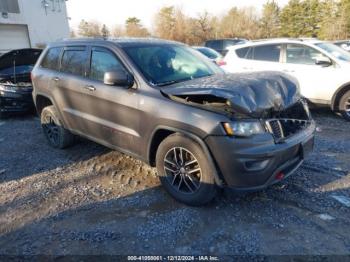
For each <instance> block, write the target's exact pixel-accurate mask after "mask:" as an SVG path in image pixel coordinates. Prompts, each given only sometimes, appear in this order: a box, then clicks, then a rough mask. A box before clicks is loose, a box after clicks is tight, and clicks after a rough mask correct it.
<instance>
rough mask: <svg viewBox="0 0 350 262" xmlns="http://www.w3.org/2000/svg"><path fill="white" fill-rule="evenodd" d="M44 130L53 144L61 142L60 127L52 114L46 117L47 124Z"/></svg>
mask: <svg viewBox="0 0 350 262" xmlns="http://www.w3.org/2000/svg"><path fill="white" fill-rule="evenodd" d="M43 128H44V132H45V133H46V135H47V138H48V139H49V140H50V142H51V143H52V144H53V145H58V144H59V129H58V126H57V125H56V124H55V121H54V120H53V119H52V117H50V116H46V117H45V124H44V125H43Z"/></svg>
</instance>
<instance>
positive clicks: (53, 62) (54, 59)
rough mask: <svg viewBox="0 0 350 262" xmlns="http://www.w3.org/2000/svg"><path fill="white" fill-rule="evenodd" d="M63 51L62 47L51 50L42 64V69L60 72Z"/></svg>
mask: <svg viewBox="0 0 350 262" xmlns="http://www.w3.org/2000/svg"><path fill="white" fill-rule="evenodd" d="M61 51H62V48H61V47H53V48H50V49H49V50H48V51H47V53H46V55H45V57H44V59H43V61H42V62H41V67H44V68H47V69H52V70H58V69H59V61H60V54H61Z"/></svg>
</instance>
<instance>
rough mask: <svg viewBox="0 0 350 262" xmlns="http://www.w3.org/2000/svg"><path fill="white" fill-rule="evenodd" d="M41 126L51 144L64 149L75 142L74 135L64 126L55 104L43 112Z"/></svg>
mask: <svg viewBox="0 0 350 262" xmlns="http://www.w3.org/2000/svg"><path fill="white" fill-rule="evenodd" d="M41 126H42V129H43V132H44V134H45V137H46V139H47V141H48V142H49V145H50V146H52V147H54V148H59V149H63V148H66V147H68V146H71V145H72V144H73V143H74V135H73V134H72V133H71V132H69V131H68V130H67V129H65V128H64V127H63V126H62V123H61V121H60V119H59V117H58V114H57V112H56V109H55V107H54V106H48V107H45V108H44V109H43V111H42V112H41Z"/></svg>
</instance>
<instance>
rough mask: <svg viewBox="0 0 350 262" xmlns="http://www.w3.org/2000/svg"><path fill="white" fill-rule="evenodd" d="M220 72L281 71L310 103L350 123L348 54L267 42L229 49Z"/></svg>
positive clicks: (321, 46) (307, 43)
mask: <svg viewBox="0 0 350 262" xmlns="http://www.w3.org/2000/svg"><path fill="white" fill-rule="evenodd" d="M224 62H225V63H226V64H225V65H223V66H222V68H223V69H224V70H226V71H227V72H231V73H236V72H248V71H265V70H273V71H282V72H286V73H288V74H290V75H293V76H295V77H296V78H297V79H298V81H299V83H300V90H301V93H302V95H303V96H305V97H306V98H307V99H308V100H309V101H310V102H312V103H314V104H318V105H320V104H323V105H329V106H330V107H331V108H332V110H334V111H337V112H341V114H342V115H343V117H344V118H345V119H347V120H349V121H350V53H348V52H346V51H345V50H343V49H341V48H340V47H338V46H336V45H334V44H331V43H328V42H323V41H319V40H314V39H304V40H303V39H271V40H262V41H255V42H248V43H246V44H243V45H237V46H232V47H230V48H229V52H228V53H227V55H226V56H225V58H224Z"/></svg>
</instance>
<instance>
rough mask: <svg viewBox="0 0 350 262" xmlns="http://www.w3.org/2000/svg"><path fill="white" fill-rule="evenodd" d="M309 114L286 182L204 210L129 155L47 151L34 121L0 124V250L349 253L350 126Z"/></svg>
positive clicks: (82, 149)
mask: <svg viewBox="0 0 350 262" xmlns="http://www.w3.org/2000/svg"><path fill="white" fill-rule="evenodd" d="M313 114H314V116H315V119H316V121H317V126H318V132H317V136H316V144H315V152H314V153H313V154H312V155H311V156H310V157H309V158H308V159H307V160H306V161H305V163H304V164H303V165H302V167H301V168H300V169H299V170H298V171H297V172H296V173H295V174H294V175H293V176H291V177H290V178H288V179H287V180H285V181H283V182H282V183H280V184H277V185H275V186H272V187H270V188H268V189H267V190H265V191H262V192H259V193H254V194H249V195H246V196H235V195H232V194H221V195H219V196H218V197H217V198H216V199H215V201H213V203H211V204H210V205H208V206H205V207H201V208H191V207H187V206H185V205H182V204H179V203H177V202H176V201H174V200H173V199H172V198H171V197H169V196H168V195H167V194H166V193H165V192H164V190H163V189H162V188H161V187H160V185H159V181H158V178H157V176H156V172H155V170H154V169H153V168H151V167H149V166H148V165H146V164H144V163H142V162H140V161H138V160H135V159H134V158H132V157H129V156H126V155H124V154H121V153H118V152H115V151H111V150H109V149H107V148H105V147H102V146H100V145H97V144H95V143H92V142H88V141H85V140H84V141H82V142H80V143H78V144H76V145H75V146H73V147H72V148H69V149H67V150H63V151H62V150H54V149H52V148H51V147H49V146H48V145H47V143H46V141H45V138H44V136H43V135H42V132H41V128H40V125H39V120H38V118H36V117H26V118H20V119H18V118H17V119H8V120H6V121H0V156H1V158H0V192H1V194H0V254H6V255H9V254H10V255H11V254H12V255H34V254H48V255H64V254H129V255H130V254H192V255H193V254H203V253H205V254H215V255H225V254H231V255H232V254H240V255H242V254H248V255H249V254H259V255H261V254H263V255H268V254H297V255H299V254H328V255H329V254H349V253H350V227H349V224H350V208H349V207H348V206H346V205H345V204H344V203H346V202H343V203H342V202H341V201H338V200H337V199H347V198H349V197H350V132H349V130H350V123H349V122H346V121H344V120H343V119H341V118H340V117H337V116H335V115H334V114H332V113H331V112H329V111H314V112H313ZM334 196H338V198H336V197H334ZM339 196H340V197H341V198H339Z"/></svg>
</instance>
